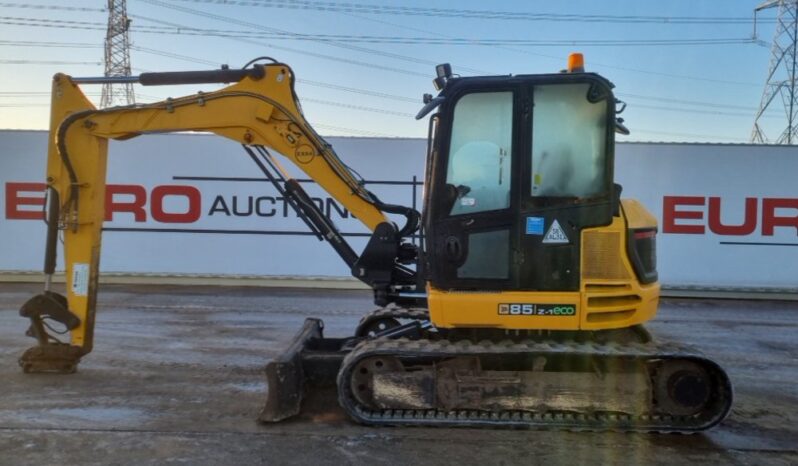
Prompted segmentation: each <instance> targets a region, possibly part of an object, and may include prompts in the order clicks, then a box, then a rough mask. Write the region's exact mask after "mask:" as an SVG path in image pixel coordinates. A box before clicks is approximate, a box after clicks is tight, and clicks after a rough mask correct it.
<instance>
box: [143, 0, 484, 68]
mask: <svg viewBox="0 0 798 466" xmlns="http://www.w3.org/2000/svg"><path fill="white" fill-rule="evenodd" d="M141 1H143V2H145V3H149V4H151V5H156V6H160V7H162V8H168V9H171V10H175V11H180V12H183V13H187V14H190V15H194V16H201V17H204V18H210V19H214V20H217V21H222V22H225V23H229V24H237V25H240V26H245V27H249V28H253V29H257V30H260V31H265V32H271V33H279V34H284V35H288V36H291V35H294V36H296V35H297V34H296V33H293V32H291V31H286V30H283V29H277V28H273V27H266V26H263V25H262V24H258V23H252V22H248V21H243V20H241V19H238V18H230V17H227V16H222V15H218V14H214V13H208V12H205V11H201V10H196V9H194V8H185V7H180V6H177V5H171V4H169V3H164V2H161V1H157V0H141ZM316 42H319V43H324V44H325V45H329V46H331V47H336V48H342V49H346V50H353V51H356V52H363V53H368V54H372V55H378V56H380V57H382V58H394V59H397V60H402V61H407V62H410V63H417V64H422V65H428V66H435V65H437V64H438V63H435V62H432V61H429V60H423V59H420V58H418V57H412V56H407V55H400V54H397V53H390V52H386V51H384V50H375V49H370V48H365V47H362V46H356V45H352V44H350V43H347V42H348V41H346V42H341V41H337V42H336V41H316ZM461 68H462V69H464V70H466V71H469V72H473V73H484V71H482V70H478V69H474V68H467V67H461ZM424 76H425V77H426V76H427V75H424Z"/></svg>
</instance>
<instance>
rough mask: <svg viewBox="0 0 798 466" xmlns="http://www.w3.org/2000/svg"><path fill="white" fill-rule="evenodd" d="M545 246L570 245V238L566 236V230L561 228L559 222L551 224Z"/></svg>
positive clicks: (544, 240) (545, 238)
mask: <svg viewBox="0 0 798 466" xmlns="http://www.w3.org/2000/svg"><path fill="white" fill-rule="evenodd" d="M543 243H544V244H568V243H570V241H568V236H566V235H565V230H563V229H562V227H561V226H560V222H558V221H557V220H555V221H554V223H552V224H551V227H550V228H549V232H548V233H546V236H544V237H543Z"/></svg>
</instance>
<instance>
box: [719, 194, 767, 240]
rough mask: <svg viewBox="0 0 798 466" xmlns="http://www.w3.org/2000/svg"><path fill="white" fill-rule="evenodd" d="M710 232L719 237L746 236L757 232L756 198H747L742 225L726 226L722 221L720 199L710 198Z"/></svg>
mask: <svg viewBox="0 0 798 466" xmlns="http://www.w3.org/2000/svg"><path fill="white" fill-rule="evenodd" d="M709 231H711V232H712V233H716V234H718V235H733V236H745V235H750V234H751V233H753V232H754V231H756V198H755V197H747V198H745V220H744V221H743V224H742V225H724V224H723V223H721V221H720V198H719V197H710V198H709Z"/></svg>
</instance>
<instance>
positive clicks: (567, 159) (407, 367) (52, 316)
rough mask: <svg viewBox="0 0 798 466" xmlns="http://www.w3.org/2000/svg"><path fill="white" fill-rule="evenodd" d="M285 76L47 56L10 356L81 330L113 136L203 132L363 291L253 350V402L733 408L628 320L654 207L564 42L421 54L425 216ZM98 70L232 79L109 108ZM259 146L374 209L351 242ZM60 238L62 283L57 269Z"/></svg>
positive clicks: (585, 419) (666, 424) (372, 410)
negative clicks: (638, 193)
mask: <svg viewBox="0 0 798 466" xmlns="http://www.w3.org/2000/svg"><path fill="white" fill-rule="evenodd" d="M294 79H295V78H294V74H293V72H292V70H291V68H290V67H289V66H288V65H286V64H284V63H280V62H277V61H275V60H273V59H271V58H268V57H261V58H259V59H256V60H253V61H251V62H250V63H248V64H246V65H245V66H244V67H242V68H241V69H228V68H222V69H218V70H211V71H187V72H186V71H184V72H160V73H143V74H141V75H139V76H124V77H98V78H91V77H90V78H78V77H71V76H67V75H64V74H57V75H55V77H54V80H53V88H52V112H51V120H50V136H49V148H48V151H49V152H48V162H47V183H46V193H47V202H46V214H45V217H46V223H47V239H46V247H45V267H44V273H45V287H44V291H43V292H42V293H41V294H39V295H36V296H34V297H33V298H31V299H30V300H29V301H27V302H26V303H25V304H24V305H23V306H22V308H21V310H20V314H21V315H22V316H23V317H26V318H29V319H30V321H31V325H30V328H29V331H28V334H29V335H30V336H32V337H34V338H36V339H37V340H38V344H37V345H35V346H33V347H32V348H30V349H28V350H27V351H26V352H25V353H24V354H23V355H22V356H21V358H20V361H19V362H20V365H21V366H22V368H23V370H24V371H25V372H61V373H71V372H74V371H75V370H76V368H77V364H78V363H79V361H80V359H81V358H82V357H83V356H85V355H86V354H88V353H89V352H91V350H92V347H93V333H94V325H95V315H96V304H97V289H98V277H99V261H100V240H101V233H102V225H103V216H104V202H105V192H104V190H105V179H106V156H107V144H108V140H109V139H115V140H125V139H129V138H132V137H135V136H139V135H141V134H148V133H163V132H173V131H202V132H211V133H215V134H218V135H220V136H223V137H226V138H229V139H232V140H234V141H237V142H239V143H241V144H242V145H243V148H244V149H245V151H246V153H247V155H248V156H249V157H250V158H251V159H252V160H253V162H254V165H253V166H254V167H257V169H258V170H260V171H262V172H263V174H264V175H265V177H266V178H267V180H268V182H270V183H271V184H272V185H273V186H274V188H275V189H277V190H278V191H279V192H280V194H281V195H282V196H283V197H284V198H285V199H286V200H287V202H288V203H289V204H290V205H291V206H292V207H293V208H294V209H295V210H296V211H297V213H298V214H299V216H300V218H302V219H303V220H304V221H305V223H306V224H307V226H308V227H309V228H310V229H311V230H312V231H313V232H314V233H315V234H316V236H317V237H318V238H319V239H320V240H326V241H327V242H329V243H330V245H331V246H332V247H333V248H334V249H335V251H336V252H337V253H338V254H339V255H340V257H341V258H342V259H343V260H344V262H346V264H347V265H348V266H349V267H350V268H351V271H352V275H353V276H354V277H356V278H357V279H359V280H361V281H363V282H364V283H366V284H367V285H369V286H370V287H371V288H372V289H373V291H374V301H375V303H376V304H377V305H378V309H377V310H375V311H373V312H371V313H369V314H368V315H366V316H364V317H363V318H362V320H361V321H360V323H359V325H358V326H357V328H356V330H355V332H354V335H353V336H352V337H348V338H325V337H324V335H323V323H322V322H321V321H320V320H318V319H312V318H309V319H307V320H306V321H305V324H304V326H303V327H302V329H301V330H300V331H299V332H298V333H297V335H296V337H295V338H294V340H293V341H292V342H291V344H290V345H289V347H288V348H287V349H286V350H285V352H284V353H282V354H281V355H280V357H278V358H277V359H275V360H274V361H272V362H270V363H269V364H268V365H267V367H266V376H267V380H268V384H269V389H268V398H267V402H266V406H265V408H264V409H263V411H262V413H261V415H260V420H261V421H263V422H276V421H280V420H283V419H286V418H289V417H292V416H294V415H296V414H298V413H299V412H300V411H301V410H302V406H303V399H304V398H305V395H306V394H307V393H308V392H309V391H310V390H314V389H316V388H318V387H322V388H323V387H336V389H337V397H338V400H339V403H340V405H341V407H342V408H343V410H344V411H345V412H346V413H347V414H348V415H349V416H350V417H351V418H352V419H354V420H355V421H357V422H360V423H363V424H368V425H421V426H491V427H515V428H517V427H534V428H562V429H572V430H604V429H613V430H623V431H627V430H629V431H659V432H692V431H698V430H703V429H707V428H709V427H712V426H713V425H715V424H717V423H718V422H720V421H721V420H722V419H723V418H724V417H725V416H726V415H727V414H728V412H729V409H730V407H731V402H732V387H731V383H730V381H729V378H728V376H727V375H726V373H725V372H724V370H723V369H722V368H721V367H720V366H719V365H718V364H716V363H715V362H713V361H711V360H710V359H707V358H706V357H704V356H703V355H701V354H700V353H698V352H696V351H695V350H692V349H689V348H685V347H681V346H675V345H673V344H668V343H662V342H655V341H653V340H652V338H651V337H650V335H649V334H648V333H647V332H646V331H645V330H644V329H643V327H642V326H641V324H643V323H644V322H646V321H648V320H650V319H652V318H653V317H654V315H655V313H656V310H657V305H658V299H659V290H660V287H659V283H658V277H657V269H656V243H655V240H656V232H657V224H656V220H655V218H654V217H653V216H652V215H651V214H649V213H648V212H647V211H646V210H645V208H644V207H643V206H642V205H641V204H639V203H638V202H636V201H634V200H628V199H623V200H622V199H621V198H620V194H621V186H619V185H618V184H615V183H614V179H613V168H614V148H615V133H616V132H619V133H624V134H628V130H627V129H626V127H625V126H624V125H623V120H622V119H621V118H619V117H618V114H619V113H620V112H621V111H622V110H623V108H624V107H625V104H622V103H621V102H620V101H618V100H616V98H615V97H614V95H613V91H612V89H613V87H614V86H613V84H612V83H610V82H609V81H608V80H607V79H605V78H603V77H602V76H600V75H598V74H595V73H588V72H585V70H584V64H583V59H582V57H581V55H580V54H573V55H571V56H570V57H569V61H568V68H567V69H566V70H563V71H562V72H559V73H551V74H534V75H517V76H513V75H509V76H487V77H460V76H457V75H454V74H453V73H452V70H451V67H450V66H449V65H448V64H444V65H439V66H438V67H437V68H436V77H435V78H434V80H433V83H434V85H435V88H436V90H437V91H438V93H437V95H435V96H433V95H431V94H426V95H425V96H424V106H423V108H422V109H421V111H420V112H419V114H418V116H417V118H418V119H421V118H424V117H425V116H427V115H429V114H432V116H431V117H430V119H429V141H428V153H427V162H426V173H425V184H424V186H425V192H424V204H423V207H424V208H423V215H422V214H420V213H419V212H417V211H416V210H414V209H412V208H408V207H404V206H399V205H392V204H387V203H384V202H383V201H381V200H380V199H379V198H378V197H377V196H375V195H374V194H373V193H371V192H369V191H368V190H367V189H365V187H364V184H363V183H362V182H361V180H359V179H358V177H356V176H354V175H353V174H352V172H351V171H350V170H349V168H348V167H347V166H346V165H345V164H344V163H343V162H342V161H341V160H340V159H339V158H338V156H337V155H336V153H335V152H334V150H333V148H332V147H331V146H330V145H329V144H328V143H327V142H326V141H325V140H324V139H323V138H322V137H321V136H319V134H318V133H317V132H316V131H315V130H314V129H313V127H312V126H311V125H310V124H309V123H308V122H307V121H306V119H305V118H304V116H303V113H302V110H301V107H300V104H299V100H298V98H297V95H296V94H295V92H294ZM109 82H111V83H116V82H137V83H140V84H142V85H176V84H198V83H228V84H229V85H228V86H227V87H224V88H221V89H219V90H216V91H213V92H206V93H203V92H200V93H197V94H195V95H189V96H186V97H180V98H170V99H167V100H165V101H162V102H158V103H153V104H144V105H132V106H122V107H113V108H107V109H97V108H95V107H94V105H92V103H91V102H90V101H89V100H88V99H87V98H86V97H85V95H84V94H83V92H82V91H81V88H80V86H81V85H86V84H100V83H109ZM230 83H232V84H230ZM273 153H278V154H280V155H281V156H282V157H284V158H287V159H288V160H290V161H291V162H292V163H293V164H295V165H296V166H297V167H298V168H299V169H301V170H302V171H303V172H304V173H306V174H307V175H308V176H309V177H310V178H312V179H313V180H314V181H315V182H316V183H318V185H319V186H320V187H321V188H322V189H324V190H325V191H327V192H328V193H329V194H330V195H331V196H332V197H333V198H335V199H336V200H337V201H338V202H340V203H341V204H343V205H344V206H345V207H346V208H347V209H348V210H349V211H350V212H352V214H353V215H354V216H355V217H356V218H357V219H358V220H359V221H361V222H362V223H363V224H365V225H366V226H367V227H368V228H369V230H370V231H371V232H372V235H371V237H370V239H369V241H368V243H367V245H366V246H365V248H364V249H363V251H362V252H361V253H360V254H358V253H357V252H355V251H354V250H353V249H352V247H351V246H350V245H349V244H348V243H347V242H346V240H345V238H344V237H343V236H342V235H341V233H340V232H339V231H338V229H337V228H336V226H335V225H334V224H333V222H332V221H331V220H330V219H329V218H327V217H326V216H325V215H324V213H323V212H322V211H321V210H320V209H319V208H318V207H317V206H316V204H315V203H314V202H312V200H311V199H310V197H309V196H308V194H307V193H306V192H305V191H304V190H303V188H302V187H301V186H300V185H299V183H298V182H297V181H296V180H295V179H293V178H291V177H290V176H289V174H288V173H287V172H286V171H285V169H284V168H283V167H282V165H281V163H280V161H279V160H278V158H277V157H275V156H274V154H273ZM388 215H393V216H394V218H401V217H404V221H403V222H402V223H403V225H401V226H400V225H397V224H396V223H394V221H392V220H391V218H389V217H388ZM396 216H400V217H396ZM59 236H60V237H61V238H62V241H63V254H64V263H65V268H66V295H65V296H64V295H62V294H59V293H56V292H55V291H53V290H52V289H51V281H52V276H53V274H54V272H55V269H56V254H57V245H58V239H59ZM413 239H420V245H419V246H417V245H415V244H414V242H413V241H412V240H413ZM48 321H55V322H58V323H60V324H61V325H63V326H65V327H66V329H67V330H68V332H69V336H70V341H69V342H64V341H60V340H59V339H58V338H57V337H56V336H55V335H53V334H52V333H51V331H48V329H51V326H50V324H49V323H48Z"/></svg>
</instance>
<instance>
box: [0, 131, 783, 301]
mask: <svg viewBox="0 0 798 466" xmlns="http://www.w3.org/2000/svg"><path fill="white" fill-rule="evenodd" d="M46 137H47V134H46V132H43V131H41V132H38V131H0V185H2V189H0V206H2V208H4V210H3V213H2V214H0V244H1V245H2V251H1V252H0V271H36V270H39V269H40V268H41V263H42V251H43V243H44V232H45V227H44V224H43V223H42V222H41V221H40V220H23V219H12V218H9V217H13V216H14V214H13V206H12V205H10V204H14V205H17V203H16V201H14V199H8V201H10V203H9V202H7V199H6V194H7V190H8V189H9V186H12V187H13V186H14V185H13V184H10V183H19V182H41V181H42V180H43V174H44V163H45V153H46ZM329 142H331V143H332V144H333V146H334V147H335V148H336V151H337V152H338V154H339V155H340V156H341V158H342V159H343V160H344V161H345V162H346V163H347V164H348V165H350V166H351V167H352V168H354V169H355V170H357V171H358V172H359V173H360V174H361V175H362V176H363V177H364V178H365V179H366V180H369V181H370V182H375V181H376V182H378V183H369V184H368V187H369V189H371V190H372V191H374V192H375V193H376V194H377V195H379V196H380V197H381V198H382V199H383V200H384V201H386V202H391V203H398V204H405V205H412V203H413V197H414V196H413V192H414V190H415V199H416V203H417V204H416V205H417V207H419V208H420V200H421V191H422V188H421V186H420V182H421V180H422V179H423V170H424V163H423V162H424V152H425V142H424V141H422V140H415V139H371V138H329ZM286 165H288V164H286ZM796 174H798V149H796V148H794V147H772V146H771V147H765V146H747V145H710V144H639V143H635V144H619V146H618V150H617V162H616V180H617V181H618V182H619V183H621V184H622V185H623V186H624V197H634V198H637V199H639V200H640V201H642V202H643V203H644V204H645V205H646V206H647V207H648V208H649V210H651V211H652V213H654V214H655V215H656V217H657V218H658V219H659V221H660V235H659V236H658V250H659V257H658V258H659V270H660V278H661V281H662V283H663V285H666V286H697V287H738V288H779V289H798V188H796V187H795V184H794V181H793V178H794V177H795V175H796ZM296 175H297V176H298V178H303V176H302V175H301V174H300V173H298V172H296ZM414 177H415V180H416V181H417V182H418V183H419V184H418V185H417V186H415V187H414V186H413V184H412V182H413V181H414ZM246 178H262V176H261V175H260V173H259V172H258V171H257V167H255V165H254V164H253V162H252V161H251V160H250V159H249V157H248V156H247V155H246V154H245V153H244V152H243V150H242V149H241V147H240V146H239V145H237V144H235V143H233V142H230V141H227V140H224V139H222V138H218V137H215V136H210V135H188V134H176V135H153V136H143V137H140V138H136V139H133V140H131V141H126V142H113V143H112V144H111V150H110V155H109V174H108V183H109V184H119V185H139V186H142V187H143V188H144V190H145V191H146V193H147V204H146V209H145V211H146V221H143V222H138V221H136V220H135V219H134V215H133V214H132V213H128V212H118V213H116V214H115V215H114V218H113V220H112V221H109V222H106V224H105V228H106V230H107V232H106V233H105V234H104V236H103V258H102V261H101V264H102V265H101V267H102V270H103V271H106V272H122V273H134V274H135V273H166V274H169V273H174V274H195V273H201V274H216V275H257V276H270V275H289V276H294V275H296V276H304V275H311V276H348V275H349V273H348V270H347V268H346V266H345V265H344V264H343V263H342V262H341V260H340V259H339V258H338V256H337V255H336V254H335V253H334V252H333V251H332V249H331V248H330V247H329V245H327V244H326V243H323V242H320V241H318V240H316V239H315V238H314V237H313V236H308V235H307V233H306V231H307V229H306V227H305V225H304V224H303V223H302V222H301V221H300V220H298V219H297V218H296V216H295V214H294V213H293V212H292V211H291V210H290V208H287V209H288V210H286V211H284V209H283V207H284V206H283V204H282V203H281V202H279V201H278V200H276V199H275V198H276V197H277V196H278V194H277V193H276V192H275V190H274V188H273V187H272V186H271V185H270V184H268V183H267V182H265V181H259V180H247V179H246ZM169 185H180V186H193V187H195V188H196V189H197V190H198V191H199V192H200V200H199V201H200V204H201V205H200V215H199V216H198V218H197V219H196V221H193V222H191V223H165V222H158V221H156V220H154V219H153V218H152V214H151V212H150V209H151V207H152V206H151V204H152V202H151V201H152V199H151V194H152V191H153V188H155V187H157V186H169ZM305 186H306V188H307V189H308V191H309V192H310V194H311V196H314V197H318V198H321V199H322V200H323V201H324V202H325V204H326V203H327V202H332V201H328V196H326V195H325V193H323V192H322V191H321V190H319V189H318V188H315V187H314V186H313V185H312V184H310V183H306V184H305ZM36 196H39V194H37V193H28V192H24V193H20V194H18V195H17V198H19V197H36ZM219 196H221V198H222V199H224V203H225V206H226V207H227V210H229V211H230V215H226V214H225V213H224V212H223V210H225V209H224V208H223V206H222V205H221V204H220V201H218V198H219ZM666 197H681V199H677V201H678V202H679V203H678V204H677V205H676V207H675V212H680V213H681V214H677V215H681V216H689V215H691V214H690V213H687V214H685V213H684V212H694V213H693V214H692V215H693V216H696V217H697V216H700V218H699V219H688V218H676V219H675V220H673V221H672V222H669V223H672V224H673V226H672V228H671V230H673V229H674V228H676V229H677V230H690V229H691V228H690V227H692V229H693V230H700V229H701V226H704V228H703V230H704V231H703V233H700V234H689V233H677V232H673V231H671V232H669V231H667V230H666V228H665V227H666V225H665V223H666V222H663V221H664V220H666V221H667V220H668V218H669V217H668V216H665V217H663V205H664V201H665V199H666ZM684 197H689V198H687V199H685V198H684ZM710 197H718V198H720V206H721V208H720V210H719V212H720V222H721V223H722V224H725V225H738V224H744V222H743V220H744V218H745V217H744V207H745V205H746V198H753V199H755V201H749V203H751V202H755V204H756V212H753V210H752V209H749V223H748V226H750V227H751V228H740V229H739V230H745V231H742V233H748V230H752V231H751V232H750V233H748V234H742V235H739V234H737V235H729V234H718V233H717V232H713V231H711V230H710V228H709V226H708V225H709V223H710V222H709V214H710V210H713V211H714V210H717V209H710V205H709V204H710V200H709V198H710ZM234 198H235V199H236V206H237V209H236V210H237V214H234V213H233V207H234V206H233V199H234ZM114 199H115V200H116V201H117V202H124V201H126V200H131V199H132V197H131V196H126V195H117V196H116V197H115V198H114ZM250 199H252V202H253V208H252V211H251V212H250V208H249V202H250ZM767 199H781V200H780V201H772V200H767ZM684 202H693V203H699V204H697V205H685V204H684ZM214 203H215V207H216V208H215V209H213V207H214ZM700 203H703V205H700ZM712 203H713V204H714V203H715V201H712ZM773 204H778V205H782V207H777V208H775V209H770V210H772V212H773V215H774V216H775V217H779V218H782V219H783V220H781V221H778V220H776V223H779V222H781V223H784V224H786V225H787V226H775V227H774V228H773V234H772V235H768V234H763V226H766V224H772V223H774V222H772V221H768V222H764V224H763V214H764V212H763V207H765V206H766V205H773ZM163 206H164V210H165V211H166V212H175V213H180V212H186V211H187V210H188V201H187V200H186V199H185V198H183V197H180V196H167V197H165V198H164V204H163ZM784 206H786V207H784ZM257 207H260V209H258V208H257ZM17 209H19V210H23V211H24V210H33V211H38V210H40V209H41V207H37V206H18V207H17ZM332 217H333V219H334V220H335V222H336V224H337V225H338V226H339V228H340V229H341V230H342V231H343V232H344V233H345V234H355V235H357V234H364V233H366V230H365V228H363V227H362V225H360V223H359V222H358V221H357V220H356V219H354V218H352V217H348V218H342V217H341V216H340V215H339V214H338V213H337V212H335V211H333V212H332ZM671 217H672V216H671ZM754 218H755V220H753V219H754ZM752 221H754V222H755V225H754V224H752V223H751V222H752ZM164 230H167V231H164ZM716 230H717V228H716ZM738 233H740V231H738ZM350 240H351V242H352V246H353V247H354V249H355V250H356V251H359V250H361V249H362V247H363V246H364V245H365V242H366V238H365V237H364V236H353V237H350ZM732 243H733V244H732ZM741 243H745V244H741ZM764 243H767V244H764Z"/></svg>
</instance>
